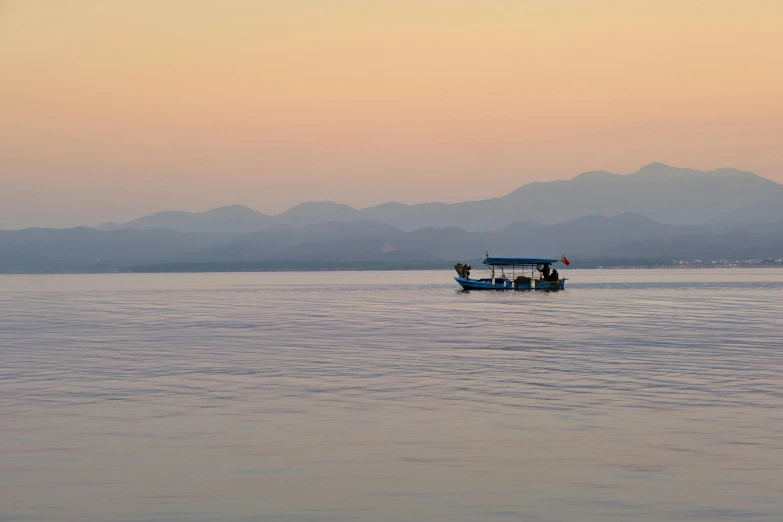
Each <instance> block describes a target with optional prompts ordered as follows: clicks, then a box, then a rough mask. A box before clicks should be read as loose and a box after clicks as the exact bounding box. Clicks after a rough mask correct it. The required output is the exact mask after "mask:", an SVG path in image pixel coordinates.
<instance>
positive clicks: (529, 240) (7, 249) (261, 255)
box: [0, 213, 783, 273]
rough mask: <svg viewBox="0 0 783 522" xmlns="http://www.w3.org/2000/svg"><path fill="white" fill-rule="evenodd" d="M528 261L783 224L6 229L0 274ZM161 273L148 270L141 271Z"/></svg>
mask: <svg viewBox="0 0 783 522" xmlns="http://www.w3.org/2000/svg"><path fill="white" fill-rule="evenodd" d="M485 250H489V252H490V253H491V254H492V255H495V256H515V255H526V256H533V257H551V258H559V256H560V255H562V254H567V255H568V257H569V258H571V259H572V260H578V259H579V258H580V257H588V258H590V257H593V258H599V257H614V258H629V259H630V258H640V257H643V258H650V259H653V258H654V259H710V258H712V259H722V258H725V259H749V258H755V259H766V258H769V257H773V258H781V257H783V221H781V222H778V223H771V224H767V225H761V226H760V225H744V226H740V225H734V226H732V227H728V228H722V229H714V228H711V227H698V226H680V225H668V224H663V223H658V222H655V221H653V220H651V219H649V218H646V217H644V216H640V215H638V214H633V213H626V214H621V215H619V216H614V217H604V216H585V217H582V218H579V219H576V220H573V221H570V222H567V223H555V224H551V225H542V224H540V223H535V222H519V223H513V224H511V225H508V226H506V227H503V228H501V229H497V230H493V231H488V232H471V231H466V230H464V229H461V228H458V227H448V228H432V227H425V228H421V229H418V230H415V231H404V230H402V229H400V228H398V227H395V226H393V225H389V224H387V223H380V222H377V221H342V222H340V221H327V222H321V223H317V224H312V225H304V226H298V227H297V226H292V225H278V226H275V227H273V228H270V229H266V230H261V231H255V232H251V233H246V234H197V233H183V232H176V231H172V230H165V229H156V230H133V229H122V230H109V231H101V230H95V229H90V228H86V227H80V228H73V229H60V230H56V229H26V230H20V231H0V272H5V273H8V272H11V273H20V272H21V273H30V272H46V271H55V272H62V271H81V272H95V271H116V270H120V271H125V270H132V271H133V270H136V269H141V270H144V271H150V270H159V269H160V270H168V269H170V268H166V267H172V266H185V267H187V266H202V267H208V266H210V264H215V263H217V264H220V263H223V264H225V266H237V263H240V264H241V263H261V264H262V265H263V266H265V267H267V268H268V269H279V270H281V269H282V270H284V269H288V268H289V267H291V266H294V267H307V268H309V269H313V268H316V269H317V268H318V267H320V266H332V267H357V266H382V267H385V268H394V267H406V266H408V267H410V266H428V267H437V266H440V267H444V268H445V267H448V266H450V265H453V263H455V262H457V261H474V260H478V259H481V258H482V257H483V253H484V251H485ZM151 266H153V267H158V268H144V267H151Z"/></svg>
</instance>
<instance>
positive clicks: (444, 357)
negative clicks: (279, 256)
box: [0, 269, 783, 522]
mask: <svg viewBox="0 0 783 522" xmlns="http://www.w3.org/2000/svg"><path fill="white" fill-rule="evenodd" d="M568 272H569V273H568V274H567V275H568V277H570V278H571V280H570V281H569V283H568V284H567V290H566V291H565V292H560V293H549V294H547V293H523V292H507V293H487V292H471V293H466V292H462V291H459V290H458V289H457V285H456V283H454V281H453V280H452V279H451V277H452V274H451V273H446V272H389V273H368V272H365V273H322V274H208V275H201V274H188V275H163V274H160V275H157V274H156V275H78V276H77V275H74V276H63V275H59V276H0V521H17V520H19V521H23V522H27V521H39V520H40V521H50V520H51V521H54V520H57V521H71V520H73V521H77V520H78V521H153V520H154V521H158V520H161V521H207V520H208V521H218V520H220V521H228V522H236V521H250V520H272V521H274V520H286V521H310V520H313V521H316V520H317V521H322V520H361V521H364V520H372V521H398V520H426V521H501V520H531V521H539V520H540V521H558V522H559V521H606V520H622V521H661V520H677V521H680V520H698V521H714V520H721V519H735V520H765V521H766V520H769V521H773V520H774V521H780V520H783V351H782V350H783V270H775V269H756V270H659V271H654V270H645V271H621V270H616V271H615V270H604V271H576V270H570V271H568Z"/></svg>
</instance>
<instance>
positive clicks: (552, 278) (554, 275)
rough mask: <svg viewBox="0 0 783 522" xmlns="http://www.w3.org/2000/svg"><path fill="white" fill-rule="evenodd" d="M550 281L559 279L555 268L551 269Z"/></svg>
mask: <svg viewBox="0 0 783 522" xmlns="http://www.w3.org/2000/svg"><path fill="white" fill-rule="evenodd" d="M550 281H560V274H558V273H557V268H555V269H554V270H552V276H551V279H550Z"/></svg>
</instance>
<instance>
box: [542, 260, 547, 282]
mask: <svg viewBox="0 0 783 522" xmlns="http://www.w3.org/2000/svg"><path fill="white" fill-rule="evenodd" d="M541 273H542V274H544V281H549V263H546V264H545V265H544V269H543V270H542V271H541Z"/></svg>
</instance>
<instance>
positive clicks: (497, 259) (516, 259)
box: [484, 257, 560, 266]
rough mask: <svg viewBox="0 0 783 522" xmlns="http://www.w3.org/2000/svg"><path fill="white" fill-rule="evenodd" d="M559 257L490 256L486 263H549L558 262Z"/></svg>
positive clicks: (510, 264) (495, 264) (505, 264)
mask: <svg viewBox="0 0 783 522" xmlns="http://www.w3.org/2000/svg"><path fill="white" fill-rule="evenodd" d="M558 261H560V260H559V259H536V258H528V257H488V258H486V259H485V260H484V264H485V265H490V266H515V265H547V264H552V263H557V262H558Z"/></svg>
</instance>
